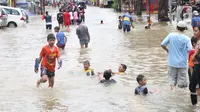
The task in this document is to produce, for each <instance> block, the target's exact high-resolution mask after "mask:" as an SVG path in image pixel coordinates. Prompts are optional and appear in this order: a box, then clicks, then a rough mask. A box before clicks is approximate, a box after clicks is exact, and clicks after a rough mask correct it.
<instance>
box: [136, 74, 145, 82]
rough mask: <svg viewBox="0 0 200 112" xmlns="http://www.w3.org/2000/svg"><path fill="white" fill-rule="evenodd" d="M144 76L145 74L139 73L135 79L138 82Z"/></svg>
mask: <svg viewBox="0 0 200 112" xmlns="http://www.w3.org/2000/svg"><path fill="white" fill-rule="evenodd" d="M144 78H145V76H144V75H142V74H140V75H138V76H137V78H136V80H137V82H138V83H139V82H140V81H142V80H143V79H144Z"/></svg>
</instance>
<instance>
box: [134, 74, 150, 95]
mask: <svg viewBox="0 0 200 112" xmlns="http://www.w3.org/2000/svg"><path fill="white" fill-rule="evenodd" d="M136 80H137V82H138V84H139V86H138V87H137V88H136V89H135V94H147V93H148V89H147V87H146V83H147V80H146V77H145V76H144V75H138V76H137V78H136Z"/></svg>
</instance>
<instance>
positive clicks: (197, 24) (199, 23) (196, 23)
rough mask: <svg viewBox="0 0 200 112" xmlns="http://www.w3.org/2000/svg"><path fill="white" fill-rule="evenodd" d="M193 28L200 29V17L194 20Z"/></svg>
mask: <svg viewBox="0 0 200 112" xmlns="http://www.w3.org/2000/svg"><path fill="white" fill-rule="evenodd" d="M192 27H200V17H199V16H195V17H193V18H192Z"/></svg>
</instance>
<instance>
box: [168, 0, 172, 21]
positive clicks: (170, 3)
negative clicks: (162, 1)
mask: <svg viewBox="0 0 200 112" xmlns="http://www.w3.org/2000/svg"><path fill="white" fill-rule="evenodd" d="M168 2H169V19H170V23H172V1H171V0H169V1H168Z"/></svg>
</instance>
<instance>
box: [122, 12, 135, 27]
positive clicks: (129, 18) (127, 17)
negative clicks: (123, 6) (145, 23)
mask: <svg viewBox="0 0 200 112" xmlns="http://www.w3.org/2000/svg"><path fill="white" fill-rule="evenodd" d="M123 19H124V22H123V24H124V25H131V22H133V18H132V16H131V15H130V14H128V13H127V14H124V15H123Z"/></svg>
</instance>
